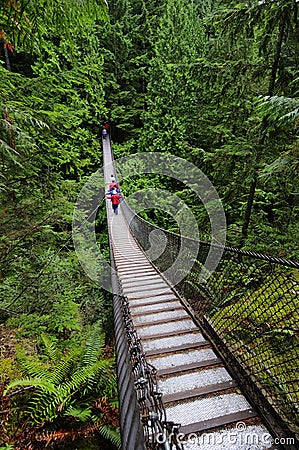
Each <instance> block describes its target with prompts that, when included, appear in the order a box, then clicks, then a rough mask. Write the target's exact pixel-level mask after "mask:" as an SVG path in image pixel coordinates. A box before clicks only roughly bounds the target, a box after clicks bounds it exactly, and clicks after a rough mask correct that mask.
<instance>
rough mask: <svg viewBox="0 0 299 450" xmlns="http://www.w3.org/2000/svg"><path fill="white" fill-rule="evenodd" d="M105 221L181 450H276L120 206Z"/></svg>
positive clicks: (134, 320) (121, 280) (132, 309)
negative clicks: (180, 439) (135, 235)
mask: <svg viewBox="0 0 299 450" xmlns="http://www.w3.org/2000/svg"><path fill="white" fill-rule="evenodd" d="M108 216H109V219H110V226H111V236H112V240H113V253H114V260H115V265H116V269H117V273H118V277H119V280H120V282H121V286H122V290H123V293H124V295H125V296H126V297H127V298H128V301H129V305H130V310H131V314H132V317H133V323H134V326H135V328H136V329H137V332H138V334H139V337H140V338H141V342H142V346H143V348H144V350H145V353H146V355H147V360H148V362H150V363H151V364H152V365H153V366H154V367H155V368H156V369H157V376H158V386H159V390H160V391H161V392H162V393H163V403H164V405H165V408H166V413H167V420H170V421H174V422H175V423H180V424H181V428H180V433H183V434H184V435H185V441H186V443H185V446H184V448H185V449H186V450H195V449H199V448H200V449H209V450H211V449H213V450H218V449H219V450H220V449H221V450H225V449H229V450H233V449H236V450H237V449H238V450H242V449H244V450H245V449H250V448H255V449H267V448H275V447H271V442H270V437H269V432H268V431H267V429H266V428H265V426H264V425H263V424H262V423H261V420H260V418H259V417H258V416H257V414H256V412H255V411H254V410H253V408H252V407H251V405H250V404H249V403H248V401H247V400H246V398H245V397H244V396H243V395H242V394H241V392H240V388H239V387H238V385H237V383H236V381H235V380H233V379H232V377H231V375H230V374H229V372H228V371H227V369H226V367H225V364H224V362H223V361H222V360H221V359H220V358H219V357H218V356H217V354H216V353H215V350H214V349H213V348H212V347H211V344H210V343H209V342H208V341H207V340H206V339H205V338H204V336H203V335H202V334H201V332H200V330H199V328H198V326H197V325H196V324H195V323H194V321H193V319H192V317H191V316H190V314H189V313H188V311H186V310H185V308H184V306H183V305H182V303H181V301H180V299H179V298H178V297H177V296H176V294H175V293H174V292H173V291H172V289H171V288H170V287H169V285H168V284H167V283H166V281H165V280H164V279H163V278H162V277H161V275H160V274H159V273H158V272H157V271H156V270H155V269H154V267H153V266H152V265H151V263H150V262H149V261H148V260H147V259H146V256H145V255H144V253H143V252H142V250H141V249H140V248H139V246H138V245H137V243H136V242H135V240H134V239H133V237H132V236H131V235H130V233H129V231H128V228H127V225H126V222H125V220H124V217H123V215H122V212H121V207H120V211H119V214H118V215H115V214H113V212H112V210H111V211H110V206H109V214H108ZM212 432H213V433H212ZM191 433H192V439H191V436H190V434H191ZM194 433H195V434H194ZM188 436H189V439H188ZM250 444H252V446H250Z"/></svg>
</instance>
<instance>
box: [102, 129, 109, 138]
mask: <svg viewBox="0 0 299 450" xmlns="http://www.w3.org/2000/svg"><path fill="white" fill-rule="evenodd" d="M102 136H103V139H106V137H107V136H108V132H107V130H106V128H105V127H103V128H102Z"/></svg>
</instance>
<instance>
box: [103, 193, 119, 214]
mask: <svg viewBox="0 0 299 450" xmlns="http://www.w3.org/2000/svg"><path fill="white" fill-rule="evenodd" d="M106 198H107V199H109V200H111V202H112V209H113V212H114V214H118V206H119V204H120V199H121V198H123V196H122V195H121V194H120V193H118V192H117V191H116V189H113V190H112V193H111V195H108V196H107V197H106Z"/></svg>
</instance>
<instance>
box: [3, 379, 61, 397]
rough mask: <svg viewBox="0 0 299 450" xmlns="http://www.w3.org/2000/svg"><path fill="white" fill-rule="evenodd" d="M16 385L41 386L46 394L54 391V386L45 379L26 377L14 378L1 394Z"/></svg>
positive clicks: (4, 393)
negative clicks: (22, 378) (21, 378)
mask: <svg viewBox="0 0 299 450" xmlns="http://www.w3.org/2000/svg"><path fill="white" fill-rule="evenodd" d="M17 386H24V387H25V386H31V387H35V388H41V389H42V390H43V391H44V392H46V393H47V394H53V393H55V392H56V388H55V386H54V385H53V384H52V383H50V382H49V381H47V380H42V379H38V378H28V379H24V380H14V381H12V382H11V383H9V385H8V386H7V388H6V389H5V391H4V392H3V395H4V396H5V395H6V394H7V392H8V391H10V390H11V389H13V388H15V387H17Z"/></svg>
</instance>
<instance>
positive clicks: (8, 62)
mask: <svg viewBox="0 0 299 450" xmlns="http://www.w3.org/2000/svg"><path fill="white" fill-rule="evenodd" d="M2 42H3V50H4V58H5V64H6V69H7V70H8V71H9V72H11V65H10V59H9V53H8V48H7V42H6V41H5V39H3V40H2Z"/></svg>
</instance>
